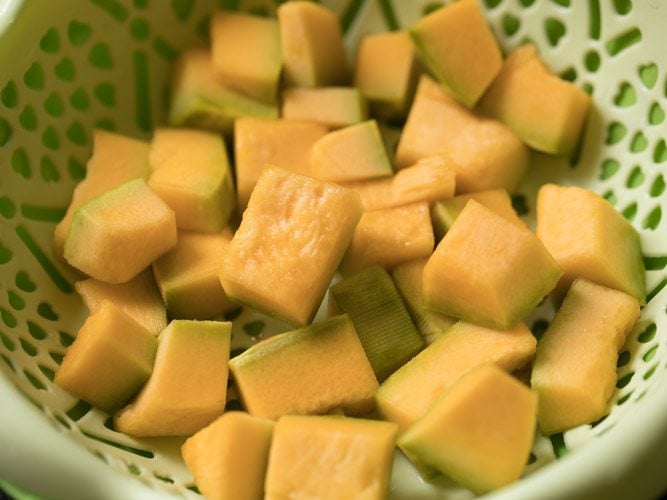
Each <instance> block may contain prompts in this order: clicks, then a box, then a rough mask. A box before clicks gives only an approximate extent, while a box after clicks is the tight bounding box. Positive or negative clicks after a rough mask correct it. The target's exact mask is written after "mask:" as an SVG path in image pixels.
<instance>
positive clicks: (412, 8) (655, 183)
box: [0, 0, 667, 499]
mask: <svg viewBox="0 0 667 500" xmlns="http://www.w3.org/2000/svg"><path fill="white" fill-rule="evenodd" d="M278 3H280V2H279V1H275V3H274V2H271V1H268V2H267V1H260V0H255V1H243V0H218V1H215V0H25V1H22V0H0V478H2V479H3V482H2V484H4V485H5V487H6V488H12V491H13V492H15V493H16V492H17V491H19V490H27V491H31V492H33V493H34V494H36V495H38V496H41V497H45V498H67V499H77V498H81V499H135V498H136V499H149V498H172V497H186V498H198V497H199V495H198V493H197V491H196V488H195V487H194V485H193V482H192V477H191V476H190V474H189V473H188V471H187V470H186V469H185V467H184V465H183V464H182V462H181V460H180V455H179V446H180V444H181V442H182V440H179V439H141V440H135V439H131V438H128V437H126V436H124V435H122V434H119V433H117V432H115V431H114V430H113V428H112V426H111V424H110V419H109V417H108V415H106V414H104V413H102V412H100V411H98V410H95V409H91V408H90V406H89V405H87V404H86V403H84V402H82V401H78V400H77V399H75V398H73V397H72V396H70V395H69V394H67V393H65V392H64V391H62V390H61V389H60V388H58V387H56V386H54V385H53V383H52V380H53V376H54V372H55V371H56V370H57V368H58V364H59V363H60V362H61V360H62V358H63V355H64V352H65V349H66V347H67V346H68V345H69V344H70V343H71V342H72V340H73V337H74V335H75V334H76V332H77V330H78V327H79V326H80V325H81V323H82V321H83V319H84V317H85V314H86V312H85V310H84V308H83V306H82V304H81V301H80V299H79V298H78V297H77V295H76V293H75V292H74V291H73V283H74V282H75V281H76V280H77V279H79V278H80V277H79V276H78V275H76V274H74V273H73V272H72V271H71V270H70V269H68V268H67V267H66V266H64V265H63V264H61V262H59V261H58V260H57V259H56V258H55V257H54V256H53V255H52V252H51V240H52V233H53V230H54V226H55V223H56V222H57V221H58V220H59V219H60V218H61V217H62V216H63V214H64V212H65V208H66V206H67V204H68V202H69V198H70V196H71V193H72V189H73V187H74V185H75V184H76V182H77V181H79V180H80V179H81V178H82V177H83V176H84V175H85V164H86V160H87V158H88V157H89V155H90V152H91V146H92V144H91V138H92V130H93V128H95V127H98V128H103V129H109V130H115V131H118V132H121V133H124V134H127V135H131V136H135V137H142V138H149V137H150V134H151V129H152V128H153V127H154V126H155V125H158V124H163V123H164V121H165V114H166V113H165V110H166V102H167V96H168V87H169V81H168V74H169V69H170V66H171V64H172V62H173V61H174V59H175V58H176V57H178V55H179V53H180V52H181V51H182V50H183V49H185V48H188V47H191V46H195V45H205V44H206V43H207V25H208V19H209V17H210V14H211V12H212V11H213V10H214V9H215V8H227V9H237V8H243V9H245V10H248V11H250V12H253V13H256V14H264V15H270V14H271V12H272V11H273V10H274V9H275V7H276V4H278ZM323 3H324V4H326V5H327V6H329V7H332V8H333V9H335V10H336V11H337V12H338V13H339V14H340V19H341V24H342V26H343V29H344V31H345V36H346V44H347V48H348V49H349V50H350V51H352V50H353V49H354V48H355V46H356V44H357V41H358V40H359V38H360V37H361V36H363V35H364V34H366V33H369V32H373V31H381V30H388V29H390V30H393V29H397V28H400V27H406V26H408V25H410V24H411V23H412V22H413V21H414V20H415V19H417V18H418V17H419V16H422V15H424V14H425V13H427V12H430V11H431V10H432V9H434V8H437V7H439V6H440V5H441V2H425V1H424V0H415V1H410V0H347V1H341V2H336V1H333V0H332V1H323ZM481 3H482V6H483V7H484V9H485V10H486V14H487V17H488V20H489V22H490V23H491V25H492V27H493V29H494V31H495V33H496V35H497V37H498V38H499V40H500V43H501V46H502V48H503V49H504V50H505V51H508V50H510V49H512V48H513V47H516V46H517V45H519V44H521V43H523V42H525V41H531V42H533V43H534V44H535V45H536V46H537V47H538V48H539V50H540V53H541V55H542V57H543V58H544V59H545V61H546V62H547V63H548V64H549V65H550V66H551V68H552V69H553V70H554V71H555V72H556V73H558V74H560V75H561V76H562V77H563V78H565V79H567V80H571V81H573V82H575V83H576V84H577V85H579V86H581V87H583V88H584V89H586V91H588V92H590V93H591V94H592V96H593V99H594V109H593V111H592V113H591V116H590V118H589V120H588V123H587V127H586V130H585V135H584V141H583V147H582V148H581V151H580V152H579V155H578V156H577V159H576V160H574V161H566V160H563V159H554V158H550V157H547V156H544V155H539V154H534V156H533V162H532V167H531V170H530V173H529V174H528V176H527V178H526V179H525V181H524V183H523V184H522V186H521V187H520V189H519V191H518V193H517V194H516V196H515V197H514V201H515V203H516V206H517V207H518V208H520V209H521V211H522V212H523V213H524V215H525V217H526V218H527V219H528V220H530V219H531V217H532V216H533V214H534V207H535V197H534V194H535V188H536V186H538V185H539V184H541V183H543V182H546V181H556V182H559V183H561V184H576V185H580V186H585V187H588V188H590V189H592V190H594V191H596V192H598V193H600V194H601V195H603V196H604V197H605V198H606V199H607V200H609V202H610V203H612V204H613V205H614V206H615V207H616V208H617V210H618V211H619V212H621V213H622V214H623V215H624V216H625V217H626V218H627V219H628V220H629V221H631V222H632V224H633V225H634V226H635V227H636V229H637V231H638V232H639V234H640V235H641V240H642V245H643V253H644V256H645V264H646V268H647V281H648V290H649V295H648V300H647V304H646V306H645V307H644V308H643V310H642V315H641V320H640V322H639V324H638V325H637V327H636V328H635V330H634V332H633V333H632V334H631V335H630V338H629V340H628V342H627V344H626V346H625V347H624V349H623V352H622V353H621V355H620V357H619V361H618V367H619V368H618V383H617V390H616V391H615V393H614V395H613V399H612V402H611V403H610V407H609V414H608V415H607V416H606V417H605V418H603V419H602V420H601V421H599V422H595V423H594V424H592V425H585V426H581V427H579V428H576V429H574V430H572V431H569V432H567V433H564V434H558V435H555V436H552V437H551V438H539V439H538V440H537V441H536V444H535V447H534V449H533V452H532V454H531V457H530V464H529V465H528V468H527V471H526V477H525V478H524V479H522V480H521V481H520V482H518V483H517V484H515V485H513V486H510V487H508V488H505V489H503V490H501V491H499V492H496V493H495V494H493V495H491V497H494V498H504V499H519V498H526V499H528V498H530V499H535V498H545V499H547V498H651V497H654V496H656V495H658V494H659V493H660V492H661V491H664V489H665V488H667V316H666V313H667V310H666V306H667V290H665V285H667V204H666V202H665V199H666V197H665V187H666V180H665V177H667V168H666V167H667V143H666V141H667V126H666V122H665V113H666V112H667V52H666V51H665V42H667V34H666V33H667V1H664V0H634V1H632V0H586V1H584V0H577V1H574V0H484V1H482V2H481ZM471 64H474V61H471ZM551 314H552V311H549V310H548V308H547V306H543V307H542V308H541V309H538V311H536V312H535V313H534V314H533V315H532V316H531V317H530V318H529V319H528V320H527V321H528V325H529V326H531V327H532V329H533V331H534V332H535V333H536V334H539V333H541V332H542V331H544V329H545V328H546V326H547V324H548V321H549V319H550V315H551ZM282 328H285V326H284V325H280V324H276V323H275V322H272V321H271V320H269V319H268V318H264V317H260V316H257V315H255V314H253V313H251V312H250V311H243V312H242V313H241V314H240V315H239V316H238V317H236V318H235V319H234V345H235V346H240V345H244V344H248V343H251V342H253V341H255V340H256V339H257V338H260V337H262V336H265V335H269V334H271V333H272V332H275V331H279V330H280V329H282ZM229 405H230V407H238V406H239V403H238V400H237V399H235V397H234V396H233V393H232V395H230V403H229ZM17 488H18V489H17ZM470 496H472V495H471V494H470V493H469V492H467V491H466V490H463V489H461V488H459V487H457V486H456V485H454V484H453V483H451V482H448V481H447V480H446V479H440V480H438V481H436V482H435V484H429V483H424V482H423V481H421V480H420V479H419V477H418V476H417V474H416V472H415V471H414V469H413V468H412V466H411V465H410V464H409V463H407V462H406V461H405V459H403V458H402V457H401V456H400V455H399V454H397V458H396V461H395V464H394V469H393V477H392V482H391V489H390V497H391V498H406V499H427V498H468V497H470Z"/></svg>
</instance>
